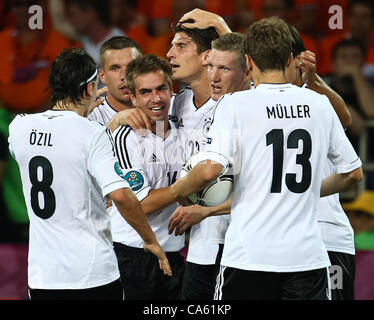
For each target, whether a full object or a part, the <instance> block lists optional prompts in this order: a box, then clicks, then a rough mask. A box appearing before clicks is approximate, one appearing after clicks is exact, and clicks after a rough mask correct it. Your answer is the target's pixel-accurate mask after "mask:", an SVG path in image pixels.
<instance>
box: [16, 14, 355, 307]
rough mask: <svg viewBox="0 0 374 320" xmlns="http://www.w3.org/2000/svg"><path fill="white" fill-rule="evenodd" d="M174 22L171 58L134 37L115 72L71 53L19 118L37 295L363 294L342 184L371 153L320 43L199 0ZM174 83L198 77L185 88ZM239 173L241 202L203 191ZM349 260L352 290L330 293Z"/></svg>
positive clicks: (119, 44)
mask: <svg viewBox="0 0 374 320" xmlns="http://www.w3.org/2000/svg"><path fill="white" fill-rule="evenodd" d="M208 21H209V23H208ZM173 32H174V38H173V40H172V42H171V47H170V50H169V52H168V53H167V59H164V58H161V57H158V56H156V55H143V54H142V52H141V48H140V46H139V45H138V44H137V43H136V42H134V41H133V40H131V39H129V38H126V37H114V38H112V39H110V40H108V41H107V42H106V43H104V45H103V46H102V48H101V51H100V68H99V70H97V67H96V63H95V62H94V60H93V59H92V58H91V57H90V56H89V55H88V54H87V53H85V52H84V51H83V50H81V49H73V48H72V49H66V50H64V51H63V52H61V53H60V55H59V56H58V57H57V58H56V59H55V61H54V62H53V64H52V66H51V70H50V77H49V86H50V88H51V91H52V108H51V109H50V110H48V111H46V112H43V113H38V114H27V115H25V114H22V115H18V116H17V117H16V118H15V119H14V121H13V122H12V123H11V125H10V127H9V132H10V136H9V148H10V151H11V154H12V155H13V157H14V158H15V159H16V160H17V162H18V164H19V167H20V172H21V177H22V182H23V191H24V195H25V200H26V204H27V208H28V214H29V218H30V236H29V237H30V239H29V260H28V262H29V266H28V285H29V295H30V299H32V300H37V299H119V300H120V299H125V300H180V299H181V300H213V299H215V300H237V299H271V300H273V299H303V300H305V299H308V300H309V299H313V300H331V299H336V300H343V299H353V281H354V272H355V270H354V253H355V250H354V242H353V230H352V227H351V226H350V224H349V221H348V218H347V217H346V215H345V213H344V211H343V210H342V208H341V206H340V203H339V196H338V193H339V192H341V191H344V190H346V189H348V188H349V187H351V186H352V185H353V184H355V183H357V182H359V181H360V180H361V179H362V169H361V165H362V164H361V161H360V159H359V157H358V156H357V154H356V152H355V151H354V149H353V147H352V145H351V143H350V142H349V140H348V139H347V137H346V135H345V132H344V128H343V127H345V126H346V124H345V123H342V122H341V121H340V119H342V118H344V117H346V115H347V114H348V116H349V112H348V110H347V107H346V105H345V103H344V101H343V100H342V99H341V98H340V96H338V95H337V94H336V93H335V92H334V91H333V90H331V88H329V87H328V86H327V85H326V84H325V83H324V82H323V81H321V79H320V78H319V76H318V75H317V74H316V73H315V69H316V66H315V64H316V61H315V55H314V53H312V52H310V51H307V50H306V49H305V47H304V44H303V42H302V40H301V38H300V35H299V33H298V32H297V30H296V29H295V28H294V27H293V26H291V25H288V24H287V23H285V22H284V21H283V20H281V19H279V18H276V17H272V18H266V19H262V20H260V21H258V22H255V23H253V24H252V25H251V26H250V27H249V28H248V30H247V32H246V33H245V34H240V33H231V31H230V30H229V28H228V27H227V25H226V24H225V22H224V21H223V20H222V19H221V18H220V17H219V16H217V15H214V14H212V13H209V12H206V11H202V10H198V9H195V10H193V11H191V12H189V13H186V14H185V15H184V16H183V17H182V18H181V19H180V21H179V22H178V23H177V24H176V25H175V26H173ZM99 80H101V82H102V83H103V84H104V85H105V86H106V89H105V90H106V94H105V99H104V101H102V100H97V99H96V98H97V97H98V96H99V95H100V94H101V93H102V92H103V91H102V90H98V83H99ZM173 81H175V82H176V83H181V84H184V85H186V86H185V87H184V89H182V90H180V91H179V92H178V93H177V94H174V93H173V91H172V89H173ZM39 136H40V137H41V138H40V139H41V141H42V142H43V143H36V140H37V138H38V137H39ZM33 137H34V138H35V139H34V138H33ZM40 139H39V140H40ZM32 142H34V143H32ZM193 156H194V157H195V158H194V159H196V156H198V161H196V163H195V164H194V166H191V167H190V168H189V170H188V171H189V172H188V173H187V174H185V175H184V176H181V175H180V174H181V170H182V167H183V165H184V164H185V163H186V161H188V160H189V159H191V157H193ZM223 174H225V175H229V176H230V177H232V179H233V181H234V186H233V192H232V194H231V197H229V199H227V200H226V201H224V202H223V203H219V204H217V205H216V206H209V207H208V206H202V205H201V203H192V202H191V197H190V195H191V194H195V193H196V192H199V191H200V190H203V189H204V188H206V187H207V186H209V185H210V184H211V183H212V181H216V180H217V179H218V178H219V177H221V176H222V175H223ZM230 179H231V178H230ZM186 233H187V236H186ZM186 244H187V246H188V252H187V257H186V261H185V259H184V257H183V255H182V254H181V250H182V249H183V248H184V247H185V246H186ZM332 265H334V266H336V265H337V266H340V267H341V268H342V270H344V274H343V288H339V289H334V290H331V283H330V275H329V267H330V266H332Z"/></svg>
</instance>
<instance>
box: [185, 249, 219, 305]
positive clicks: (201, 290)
mask: <svg viewBox="0 0 374 320" xmlns="http://www.w3.org/2000/svg"><path fill="white" fill-rule="evenodd" d="M222 251H223V245H220V246H219V250H218V253H217V258H216V262H215V264H209V265H203V264H196V263H192V262H186V268H185V271H184V277H183V287H182V300H213V298H214V292H215V286H216V279H217V276H218V272H219V266H220V262H221V257H222Z"/></svg>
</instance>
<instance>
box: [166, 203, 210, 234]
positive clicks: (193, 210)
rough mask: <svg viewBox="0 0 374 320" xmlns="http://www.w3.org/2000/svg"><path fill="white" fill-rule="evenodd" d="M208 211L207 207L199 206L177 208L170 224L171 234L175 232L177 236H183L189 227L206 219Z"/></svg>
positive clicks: (169, 230)
mask: <svg viewBox="0 0 374 320" xmlns="http://www.w3.org/2000/svg"><path fill="white" fill-rule="evenodd" d="M206 211H207V210H206V208H205V207H202V206H199V205H193V206H189V207H179V208H177V210H175V212H174V213H173V215H172V217H171V218H170V221H169V224H168V232H169V234H172V233H173V231H174V230H175V235H176V236H181V235H182V234H183V233H185V232H186V230H187V229H188V228H189V227H191V226H193V225H195V224H198V223H200V221H201V220H203V219H204V218H206V214H205V213H206Z"/></svg>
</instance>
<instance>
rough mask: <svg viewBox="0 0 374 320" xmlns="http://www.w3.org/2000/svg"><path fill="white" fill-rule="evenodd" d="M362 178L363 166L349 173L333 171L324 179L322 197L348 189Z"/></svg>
mask: <svg viewBox="0 0 374 320" xmlns="http://www.w3.org/2000/svg"><path fill="white" fill-rule="evenodd" d="M361 180H362V168H361V167H360V168H358V169H355V170H353V171H352V172H349V173H344V174H337V173H336V172H334V173H332V174H331V175H330V176H328V177H327V178H325V179H324V180H323V181H322V185H321V197H326V196H329V195H332V194H334V193H339V192H343V191H346V190H347V189H349V188H350V187H352V186H353V185H355V184H356V183H358V182H359V181H361Z"/></svg>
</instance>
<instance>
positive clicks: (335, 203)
mask: <svg viewBox="0 0 374 320" xmlns="http://www.w3.org/2000/svg"><path fill="white" fill-rule="evenodd" d="M333 172H334V166H333V165H332V163H331V161H330V160H327V163H326V165H325V171H324V175H323V177H324V178H325V177H327V176H329V175H330V174H331V173H333ZM317 219H318V225H319V227H320V228H321V231H322V238H323V242H324V243H325V246H326V249H327V251H333V252H343V253H348V254H352V255H354V254H355V243H354V232H353V229H352V226H351V224H350V222H349V219H348V217H347V215H346V214H345V212H344V210H343V208H342V206H341V204H340V200H339V193H335V194H333V195H331V196H328V197H324V198H320V200H319V205H318V211H317Z"/></svg>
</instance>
